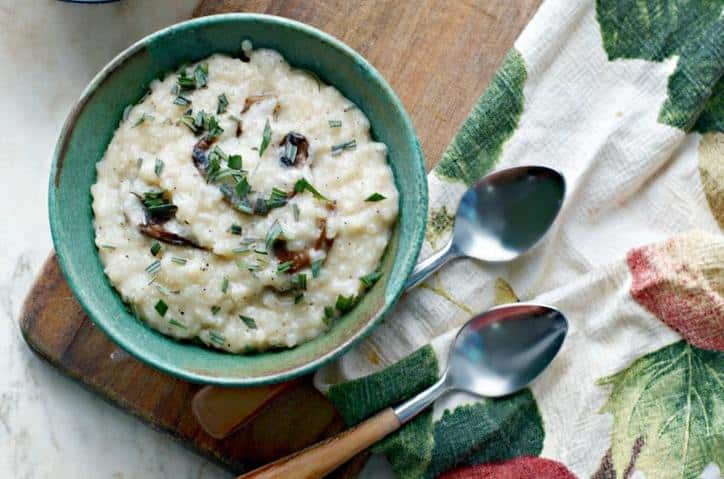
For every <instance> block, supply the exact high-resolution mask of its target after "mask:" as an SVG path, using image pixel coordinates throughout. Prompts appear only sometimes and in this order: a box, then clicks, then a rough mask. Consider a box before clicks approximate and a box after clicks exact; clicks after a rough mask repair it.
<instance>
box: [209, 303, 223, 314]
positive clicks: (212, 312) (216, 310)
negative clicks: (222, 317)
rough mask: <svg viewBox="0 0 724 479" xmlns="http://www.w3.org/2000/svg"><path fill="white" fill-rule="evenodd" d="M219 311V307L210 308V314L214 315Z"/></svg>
mask: <svg viewBox="0 0 724 479" xmlns="http://www.w3.org/2000/svg"><path fill="white" fill-rule="evenodd" d="M219 311H221V306H216V305H214V306H212V307H211V314H213V315H216V313H218V312H219Z"/></svg>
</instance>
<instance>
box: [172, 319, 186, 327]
mask: <svg viewBox="0 0 724 479" xmlns="http://www.w3.org/2000/svg"><path fill="white" fill-rule="evenodd" d="M168 324H170V325H172V326H176V327H177V328H181V329H186V325H185V324H182V323H179V322H178V321H176V320H175V319H169V320H168Z"/></svg>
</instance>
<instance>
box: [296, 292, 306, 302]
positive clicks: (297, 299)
mask: <svg viewBox="0 0 724 479" xmlns="http://www.w3.org/2000/svg"><path fill="white" fill-rule="evenodd" d="M303 299H304V293H299V294H296V295H294V304H299V303H301V302H302V300H303Z"/></svg>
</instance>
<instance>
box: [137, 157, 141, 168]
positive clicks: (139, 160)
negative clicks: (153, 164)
mask: <svg viewBox="0 0 724 479" xmlns="http://www.w3.org/2000/svg"><path fill="white" fill-rule="evenodd" d="M136 166H137V167H138V169H141V167H142V166H143V158H140V157H139V158H138V159H137V160H136Z"/></svg>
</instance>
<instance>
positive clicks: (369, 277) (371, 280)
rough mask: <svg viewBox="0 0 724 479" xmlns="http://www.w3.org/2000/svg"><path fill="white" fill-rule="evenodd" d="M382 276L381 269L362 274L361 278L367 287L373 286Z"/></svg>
mask: <svg viewBox="0 0 724 479" xmlns="http://www.w3.org/2000/svg"><path fill="white" fill-rule="evenodd" d="M381 277H382V273H381V272H379V271H373V272H371V273H370V274H366V275H364V276H362V277H361V278H360V279H359V280H360V281H362V284H364V285H365V288H371V287H372V286H374V284H375V283H376V282H377V280H378V279H380V278H381Z"/></svg>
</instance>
